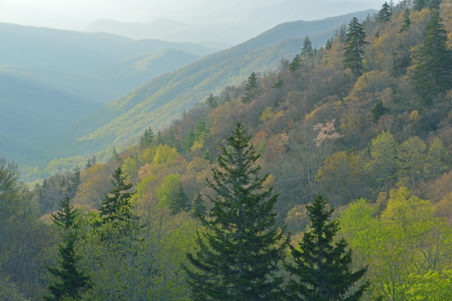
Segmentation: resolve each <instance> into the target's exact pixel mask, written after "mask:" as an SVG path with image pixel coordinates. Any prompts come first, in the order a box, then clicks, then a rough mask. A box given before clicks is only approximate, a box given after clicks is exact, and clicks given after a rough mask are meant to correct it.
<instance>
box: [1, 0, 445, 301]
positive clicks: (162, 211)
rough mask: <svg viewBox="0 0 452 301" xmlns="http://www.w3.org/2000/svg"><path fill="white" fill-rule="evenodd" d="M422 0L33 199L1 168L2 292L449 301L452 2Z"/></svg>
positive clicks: (23, 295) (304, 53) (311, 51)
mask: <svg viewBox="0 0 452 301" xmlns="http://www.w3.org/2000/svg"><path fill="white" fill-rule="evenodd" d="M411 2H412V1H402V2H401V3H399V4H397V5H396V6H390V5H388V4H387V3H385V4H384V5H383V7H382V9H381V10H380V11H379V12H378V14H376V15H374V16H369V17H368V18H367V19H365V20H364V21H359V20H358V19H356V18H350V21H349V23H348V26H347V27H346V28H343V29H342V30H339V31H338V32H337V33H336V34H335V35H334V36H333V37H332V38H331V39H329V40H328V41H327V42H326V43H325V45H323V46H322V47H321V48H319V49H315V47H313V45H312V41H311V39H310V38H309V37H307V38H305V39H304V40H303V42H300V45H299V46H298V48H299V49H301V51H298V54H297V55H296V56H294V57H292V58H291V59H290V60H282V61H281V63H280V66H279V69H275V70H274V71H273V72H272V73H266V74H262V73H259V72H250V73H249V75H248V79H247V80H246V81H244V82H243V83H242V84H241V85H237V86H233V87H232V86H231V87H227V88H225V89H223V90H222V91H220V92H218V91H216V90H215V89H212V90H211V92H212V93H211V94H210V96H208V97H207V98H206V100H205V101H204V102H203V103H200V104H198V105H197V106H195V107H194V108H193V109H191V110H189V111H187V112H185V113H184V114H183V116H182V117H181V118H180V119H178V120H176V121H174V122H173V124H172V125H171V126H169V127H168V128H167V129H165V130H162V131H158V130H155V129H154V130H153V128H154V125H153V124H149V122H148V125H150V127H148V128H147V129H146V130H145V132H144V133H142V135H141V139H140V141H139V143H138V144H136V145H135V146H132V147H129V148H127V149H126V150H125V151H123V152H121V153H117V152H114V155H113V158H112V159H111V160H110V161H109V162H107V163H105V164H99V163H96V162H95V161H93V160H90V161H89V162H87V164H86V166H80V169H82V170H80V169H76V170H74V171H73V172H71V173H67V174H64V175H55V176H52V177H50V178H47V179H46V180H45V181H44V183H43V184H42V185H37V186H36V187H35V189H34V190H33V191H31V192H28V191H27V190H26V189H25V188H24V187H22V186H21V185H20V184H19V183H18V180H17V173H16V170H15V166H14V165H12V164H7V163H5V162H2V163H1V165H0V175H1V177H0V180H1V182H0V185H1V186H0V187H1V188H2V190H0V191H1V192H2V194H0V200H1V201H2V202H1V203H0V205H1V206H2V207H0V213H2V215H0V231H2V232H1V237H6V240H5V239H3V240H2V241H0V277H1V278H0V279H2V280H3V281H0V297H3V296H6V297H5V298H10V299H12V300H27V298H29V299H33V300H40V299H41V298H42V297H43V296H58V294H60V293H61V294H60V296H62V295H64V294H66V291H70V292H72V293H73V294H74V295H70V297H72V298H73V299H77V298H80V299H83V300H92V299H93V298H94V299H97V300H192V299H193V300H212V299H213V300H243V299H249V300H254V299H255V300H278V299H281V300H305V299H303V296H305V298H308V297H309V298H310V299H309V298H308V300H344V299H345V298H346V297H350V296H355V297H356V300H358V299H362V300H393V301H395V300H450V299H452V289H451V287H452V278H451V277H452V265H451V262H452V261H451V260H450V259H451V256H452V168H451V167H452V161H451V155H452V113H451V112H452V111H451V108H452V0H444V1H437V0H429V1H414V3H413V4H411ZM276 53H278V52H276ZM245 58H246V57H244V58H241V61H240V62H241V63H244V64H245V63H246V62H244V61H243V60H244V59H245ZM231 60H233V58H232V57H231ZM256 71H258V69H257V68H256ZM231 72H232V71H231ZM187 85H189V83H187ZM143 89H146V88H143ZM162 93H163V92H162ZM129 98H130V99H133V95H130V96H129ZM132 102H133V101H132ZM116 105H118V106H119V105H120V102H118V103H116ZM123 105H125V106H126V105H127V104H126V101H125V100H124V104H123ZM145 112H146V111H145ZM163 116H164V117H165V116H166V115H163ZM162 118H163V117H162ZM124 120H128V119H127V118H126V117H124ZM124 120H123V121H124ZM237 122H241V123H239V124H237ZM119 124H120V125H121V127H122V128H124V129H125V131H129V129H126V127H129V126H130V127H132V128H133V127H134V126H135V125H134V124H131V123H130V120H129V121H128V122H125V121H124V122H123V123H119ZM118 129H119V128H118ZM258 165H259V166H260V167H256V166H258ZM265 175H268V176H265ZM112 177H113V178H112ZM112 179H113V180H112ZM206 179H208V180H207V181H206ZM129 183H130V184H129ZM319 194H321V195H323V196H324V197H325V199H327V200H328V207H325V206H326V204H325V201H324V200H323V198H322V197H319V196H318V195H319ZM314 200H315V202H313V201H314ZM70 204H72V205H73V206H74V207H75V208H77V209H76V210H74V209H73V208H71V205H70ZM308 204H311V205H308ZM328 208H334V211H329V209H328ZM4 212H6V214H3V213H4ZM273 212H274V214H273ZM51 213H53V215H51ZM244 216H245V217H248V218H252V219H251V220H248V219H247V218H244ZM330 217H331V218H333V219H334V221H331V219H330ZM52 221H53V223H52ZM51 224H52V225H53V226H51ZM196 233H198V234H196ZM289 233H291V235H290V236H289ZM316 239H317V240H316ZM342 239H344V240H342ZM24 240H27V243H25V241H24ZM28 240H29V241H28ZM289 242H290V246H289ZM316 243H317V244H316ZM58 246H59V247H58ZM300 248H301V249H302V250H301V251H299V249H300ZM322 248H324V249H322ZM348 249H351V251H352V253H348V252H347V251H346V250H348ZM18 250H20V252H18ZM58 250H60V251H58ZM61 250H69V251H70V252H69V251H68V252H66V253H65V252H64V251H61ZM247 251H249V252H247ZM187 253H188V254H189V255H188V256H187ZM320 253H322V254H323V255H322V256H325V257H322V258H323V259H322V260H323V261H318V262H314V263H313V262H310V261H309V260H312V261H313V260H314V259H312V258H317V257H315V256H320V255H318V254H320ZM64 254H72V255H73V256H66V257H64ZM316 254H317V255H316ZM259 255H260V256H259ZM59 258H60V259H59ZM237 258H238V259H237ZM257 258H259V260H258V259H257ZM283 258H285V260H284V261H285V264H283V262H282V259H283ZM236 259H237V262H236V261H235V260H236ZM58 260H60V261H59V262H58ZM236 264H237V265H236ZM45 267H53V268H51V269H50V270H49V271H47V270H46V268H45ZM65 267H70V268H71V269H66V270H64V268H65ZM59 271H60V272H59ZM61 271H63V272H61ZM314 274H315V276H312V277H311V275H314ZM71 275H72V276H74V275H75V276H74V277H77V279H78V280H79V282H78V283H77V285H76V288H74V289H72V290H66V291H64V289H65V286H64V284H65V283H66V282H64V281H65V279H68V278H70V276H71ZM244 275H246V276H244ZM256 275H266V277H260V278H259V277H256ZM300 275H301V276H300ZM303 277H304V278H303ZM310 277H311V278H310ZM316 277H317V278H316ZM264 278H265V279H264ZM312 279H320V280H319V282H321V285H320V284H319V287H317V283H316V281H315V280H312ZM328 284H331V285H328ZM361 295H362V296H361ZM66 296H69V293H67V295H66ZM245 296H246V297H245ZM253 298H254V299H253ZM322 298H323V299H322ZM353 300H355V299H353Z"/></svg>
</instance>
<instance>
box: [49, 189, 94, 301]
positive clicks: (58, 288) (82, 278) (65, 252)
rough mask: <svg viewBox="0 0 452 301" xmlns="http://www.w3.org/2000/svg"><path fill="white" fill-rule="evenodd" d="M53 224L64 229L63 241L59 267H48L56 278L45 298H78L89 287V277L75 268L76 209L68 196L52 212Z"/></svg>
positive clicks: (76, 259)
mask: <svg viewBox="0 0 452 301" xmlns="http://www.w3.org/2000/svg"><path fill="white" fill-rule="evenodd" d="M52 219H53V222H54V223H55V225H57V226H58V227H59V228H60V229H62V230H63V231H64V235H63V243H62V244H60V245H59V246H58V249H59V250H58V251H59V254H60V259H59V266H60V267H59V268H49V271H50V273H52V274H53V275H54V276H56V277H57V278H58V280H57V281H56V282H55V283H53V284H51V285H50V286H49V291H50V293H51V296H48V297H46V299H47V300H65V298H71V300H80V298H81V294H82V293H83V291H84V290H86V289H87V288H89V287H90V284H89V277H88V276H87V275H85V274H84V273H83V272H82V271H79V270H78V268H77V261H78V257H77V255H76V253H75V246H76V243H77V240H78V236H77V211H75V210H74V208H73V207H72V206H71V203H70V199H69V197H66V199H65V200H64V201H62V202H61V211H60V212H57V213H56V214H52Z"/></svg>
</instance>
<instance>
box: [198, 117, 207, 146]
mask: <svg viewBox="0 0 452 301" xmlns="http://www.w3.org/2000/svg"><path fill="white" fill-rule="evenodd" d="M208 132H209V127H208V126H207V122H206V120H205V119H204V118H202V117H201V118H199V119H198V121H197V122H196V128H195V132H194V138H195V141H197V140H200V139H202V138H204V136H205V135H206V134H207V133H208Z"/></svg>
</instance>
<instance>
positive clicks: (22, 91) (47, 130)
mask: <svg viewBox="0 0 452 301" xmlns="http://www.w3.org/2000/svg"><path fill="white" fill-rule="evenodd" d="M0 91H1V94H0V108H1V109H0V137H2V138H1V139H0V157H2V156H4V157H7V158H11V159H14V160H16V161H19V162H24V161H25V162H26V161H27V159H28V158H30V157H33V158H35V160H39V159H40V158H41V159H43V154H44V153H42V154H40V153H39V152H38V151H37V149H36V145H47V146H48V142H49V140H51V138H53V137H54V136H55V135H56V134H58V133H59V132H60V131H62V130H64V129H66V128H67V127H69V126H70V125H71V124H73V123H74V122H75V121H76V120H77V119H79V118H81V117H82V116H84V115H86V114H87V113H89V112H92V111H93V110H95V109H96V108H98V107H99V106H98V105H96V104H94V103H92V102H89V101H86V100H84V99H82V98H78V97H75V96H72V95H68V94H66V93H64V92H61V91H59V90H56V89H54V88H53V87H46V86H44V85H42V84H41V83H39V82H37V81H36V80H35V79H34V78H33V76H32V75H30V74H27V73H22V72H16V71H12V70H5V69H0Z"/></svg>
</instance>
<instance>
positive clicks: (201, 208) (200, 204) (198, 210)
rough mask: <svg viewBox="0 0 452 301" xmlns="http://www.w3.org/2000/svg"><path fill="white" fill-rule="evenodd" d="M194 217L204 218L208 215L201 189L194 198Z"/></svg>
mask: <svg viewBox="0 0 452 301" xmlns="http://www.w3.org/2000/svg"><path fill="white" fill-rule="evenodd" d="M193 209H194V213H193V217H197V218H202V217H203V216H205V215H206V206H205V205H204V200H203V199H202V197H201V194H200V193H199V191H198V192H197V193H196V195H195V198H194V200H193Z"/></svg>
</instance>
